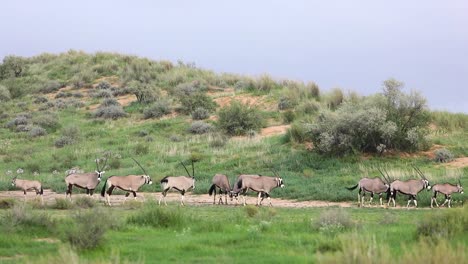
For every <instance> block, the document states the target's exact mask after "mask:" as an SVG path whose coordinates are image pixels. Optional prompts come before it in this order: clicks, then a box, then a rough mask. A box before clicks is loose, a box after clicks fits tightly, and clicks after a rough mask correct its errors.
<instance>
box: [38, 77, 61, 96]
mask: <svg viewBox="0 0 468 264" xmlns="http://www.w3.org/2000/svg"><path fill="white" fill-rule="evenodd" d="M61 87H62V84H61V83H60V82H59V81H55V80H50V81H47V82H46V83H44V84H43V86H42V87H41V88H39V92H40V93H53V92H56V91H58V90H59V89H60V88H61Z"/></svg>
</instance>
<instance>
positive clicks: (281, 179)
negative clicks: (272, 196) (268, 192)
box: [275, 177, 284, 188]
mask: <svg viewBox="0 0 468 264" xmlns="http://www.w3.org/2000/svg"><path fill="white" fill-rule="evenodd" d="M275 180H276V184H277V185H278V186H279V187H281V188H284V182H283V178H281V177H277V178H275Z"/></svg>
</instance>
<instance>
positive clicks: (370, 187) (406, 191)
mask: <svg viewBox="0 0 468 264" xmlns="http://www.w3.org/2000/svg"><path fill="white" fill-rule="evenodd" d="M413 168H414V169H415V170H416V172H417V174H418V175H419V177H420V179H410V180H406V181H400V180H395V179H393V178H392V177H390V175H389V174H388V172H387V171H386V170H385V174H384V173H383V172H382V170H380V169H378V170H379V172H380V174H381V175H382V177H383V179H382V178H380V177H376V178H362V179H361V180H360V181H359V182H358V183H357V184H356V185H355V186H353V187H349V188H348V187H346V188H347V189H348V190H350V191H351V190H354V189H356V188H359V191H358V203H359V204H360V206H361V207H362V206H364V199H365V195H366V192H367V193H370V197H371V198H370V201H369V203H371V202H372V199H373V198H374V194H378V195H379V198H380V205H382V194H384V193H386V194H387V200H388V203H387V205H390V202H392V201H393V206H394V207H395V206H396V204H395V198H396V195H397V193H401V194H403V195H408V203H407V204H406V207H407V208H409V206H410V204H411V202H414V206H415V207H417V206H418V202H417V201H416V195H417V194H418V193H419V192H420V191H422V190H424V189H427V190H430V189H431V188H432V193H433V195H432V198H431V208H433V204H434V202H435V204H436V205H437V207H439V204H438V203H437V194H438V193H442V194H444V195H445V202H444V203H443V204H442V206H444V205H445V204H448V207H451V203H452V194H453V193H457V192H458V193H463V187H462V186H461V181H460V178H459V179H458V183H457V184H450V183H444V184H435V185H433V186H431V185H430V183H429V180H428V179H427V178H426V176H425V175H424V173H422V171H421V170H420V169H418V168H417V167H414V166H413ZM361 193H362V196H361Z"/></svg>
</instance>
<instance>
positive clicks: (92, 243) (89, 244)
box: [65, 209, 116, 250]
mask: <svg viewBox="0 0 468 264" xmlns="http://www.w3.org/2000/svg"><path fill="white" fill-rule="evenodd" d="M112 225H116V221H115V218H114V217H112V215H111V214H110V212H109V211H105V210H103V209H93V210H89V211H88V210H86V211H82V210H80V211H77V212H76V213H75V215H74V216H73V225H72V226H70V227H69V228H67V229H65V237H66V240H67V241H68V242H70V244H71V245H72V246H73V247H75V248H76V249H78V250H85V249H93V248H96V247H98V246H99V245H101V244H102V243H103V241H104V234H105V233H106V232H107V230H108V229H109V228H110V227H111V226H112Z"/></svg>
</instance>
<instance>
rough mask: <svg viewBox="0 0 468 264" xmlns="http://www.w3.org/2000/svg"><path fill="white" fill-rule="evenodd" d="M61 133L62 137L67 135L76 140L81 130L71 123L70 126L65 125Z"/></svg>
mask: <svg viewBox="0 0 468 264" xmlns="http://www.w3.org/2000/svg"><path fill="white" fill-rule="evenodd" d="M62 135H63V136H64V137H69V138H71V139H73V140H78V139H79V138H80V136H81V131H80V128H79V127H77V126H75V125H71V126H68V127H65V128H64V129H63V130H62Z"/></svg>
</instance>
